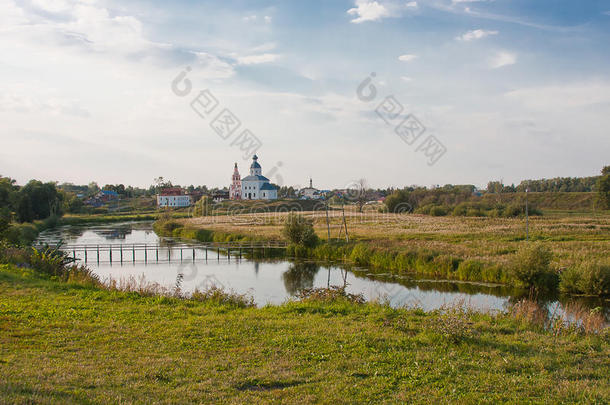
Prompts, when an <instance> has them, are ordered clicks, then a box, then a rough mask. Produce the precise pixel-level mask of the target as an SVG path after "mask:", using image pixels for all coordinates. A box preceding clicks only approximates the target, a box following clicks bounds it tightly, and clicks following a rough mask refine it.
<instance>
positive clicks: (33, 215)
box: [15, 180, 62, 222]
mask: <svg viewBox="0 0 610 405" xmlns="http://www.w3.org/2000/svg"><path fill="white" fill-rule="evenodd" d="M15 211H16V212H17V218H18V219H19V221H20V222H32V221H34V220H37V219H45V218H48V217H50V216H51V215H61V213H62V194H61V193H60V192H59V191H58V190H57V187H56V185H55V183H53V182H48V183H43V182H41V181H38V180H30V181H29V182H28V184H26V185H25V186H23V187H22V188H21V189H20V190H19V193H18V195H17V201H16V204H15Z"/></svg>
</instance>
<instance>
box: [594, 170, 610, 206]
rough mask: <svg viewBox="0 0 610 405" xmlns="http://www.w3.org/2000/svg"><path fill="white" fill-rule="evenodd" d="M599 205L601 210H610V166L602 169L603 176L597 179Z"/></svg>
mask: <svg viewBox="0 0 610 405" xmlns="http://www.w3.org/2000/svg"><path fill="white" fill-rule="evenodd" d="M596 188H597V203H598V205H599V207H600V208H601V209H605V210H608V209H610V166H605V167H604V168H603V169H602V175H601V176H600V177H599V179H597V187H596Z"/></svg>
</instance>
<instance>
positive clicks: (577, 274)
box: [559, 263, 610, 296]
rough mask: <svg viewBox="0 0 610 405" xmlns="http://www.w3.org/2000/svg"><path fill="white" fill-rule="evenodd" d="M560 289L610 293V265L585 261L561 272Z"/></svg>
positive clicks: (596, 293) (564, 290)
mask: <svg viewBox="0 0 610 405" xmlns="http://www.w3.org/2000/svg"><path fill="white" fill-rule="evenodd" d="M559 289H560V291H561V292H563V293H572V294H586V295H602V296H603V295H610V265H609V264H602V263H583V264H581V265H580V266H575V267H571V268H568V269H566V270H565V271H564V272H563V273H562V274H561V283H560V284H559Z"/></svg>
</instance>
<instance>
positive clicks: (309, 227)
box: [282, 214, 318, 247]
mask: <svg viewBox="0 0 610 405" xmlns="http://www.w3.org/2000/svg"><path fill="white" fill-rule="evenodd" d="M282 235H284V237H285V238H286V239H288V240H289V241H290V242H291V243H294V244H295V245H301V246H305V247H314V246H316V245H317V243H318V235H316V232H315V230H314V229H313V222H312V221H311V220H309V219H307V218H305V217H304V216H302V215H298V214H290V215H288V218H286V222H285V223H284V228H283V229H282Z"/></svg>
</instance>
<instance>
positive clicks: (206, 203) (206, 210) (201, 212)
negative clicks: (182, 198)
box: [193, 196, 213, 217]
mask: <svg viewBox="0 0 610 405" xmlns="http://www.w3.org/2000/svg"><path fill="white" fill-rule="evenodd" d="M212 209H213V207H212V199H211V198H210V197H208V196H203V197H201V198H200V199H199V201H197V202H196V203H195V207H194V208H193V215H194V216H196V217H205V216H208V215H211V214H212Z"/></svg>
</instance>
